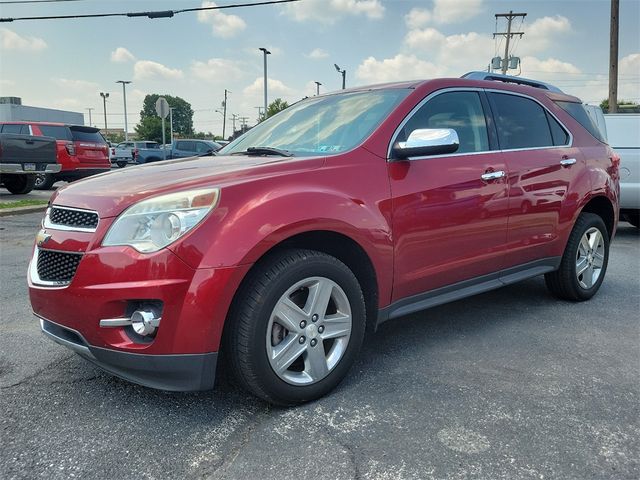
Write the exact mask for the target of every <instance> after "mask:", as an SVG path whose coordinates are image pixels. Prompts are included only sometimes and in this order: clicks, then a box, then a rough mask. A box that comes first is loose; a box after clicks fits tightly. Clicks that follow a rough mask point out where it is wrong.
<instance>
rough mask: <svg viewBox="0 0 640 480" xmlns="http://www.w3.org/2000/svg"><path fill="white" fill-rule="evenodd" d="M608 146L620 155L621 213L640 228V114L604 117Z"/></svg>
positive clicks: (612, 114)
mask: <svg viewBox="0 0 640 480" xmlns="http://www.w3.org/2000/svg"><path fill="white" fill-rule="evenodd" d="M604 119H605V122H606V124H607V134H608V141H609V145H611V146H612V147H613V149H614V150H615V151H616V152H617V153H618V154H619V155H620V213H621V216H622V217H624V218H625V220H627V221H628V222H629V223H631V224H632V225H633V226H635V227H638V228H640V114H637V113H620V114H616V113H610V114H607V115H605V116H604Z"/></svg>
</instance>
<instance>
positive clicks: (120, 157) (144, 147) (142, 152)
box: [111, 141, 162, 168]
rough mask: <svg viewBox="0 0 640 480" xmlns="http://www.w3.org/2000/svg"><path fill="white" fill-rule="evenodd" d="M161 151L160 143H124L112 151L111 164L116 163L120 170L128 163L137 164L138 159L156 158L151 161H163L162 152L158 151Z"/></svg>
mask: <svg viewBox="0 0 640 480" xmlns="http://www.w3.org/2000/svg"><path fill="white" fill-rule="evenodd" d="M159 149H160V144H159V143H158V142H148V141H139V142H122V143H119V144H118V145H117V146H116V147H114V148H112V149H111V163H115V164H117V165H118V166H119V167H120V168H123V167H125V166H126V165H127V164H128V163H136V159H137V158H139V157H141V156H144V157H148V158H153V157H156V158H153V159H152V160H150V161H156V160H161V159H162V152H161V151H158V150H159ZM140 163H145V162H140Z"/></svg>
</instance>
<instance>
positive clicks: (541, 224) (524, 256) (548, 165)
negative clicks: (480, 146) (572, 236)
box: [487, 91, 585, 266]
mask: <svg viewBox="0 0 640 480" xmlns="http://www.w3.org/2000/svg"><path fill="white" fill-rule="evenodd" d="M487 95H488V97H489V100H490V104H491V109H492V110H493V113H494V119H495V123H496V129H497V132H498V141H499V143H500V148H501V150H502V152H503V155H504V159H505V162H506V164H507V166H508V170H509V185H510V188H509V229H508V250H507V255H506V257H505V258H506V261H507V262H508V266H514V265H520V264H523V263H528V262H531V261H536V260H543V259H545V258H548V257H552V256H554V255H556V252H557V248H556V247H557V241H558V239H559V237H560V235H561V232H560V230H559V226H560V225H562V224H563V223H565V222H566V218H565V217H566V216H569V218H572V215H573V214H574V212H575V208H576V206H575V205H576V202H577V201H578V199H577V198H573V197H572V196H571V192H576V191H577V189H576V187H575V184H576V183H577V182H578V181H579V178H578V176H579V175H582V174H583V173H584V171H585V169H584V158H583V156H582V154H581V152H580V150H579V149H578V148H577V147H574V146H573V145H572V142H573V139H572V136H571V134H570V132H569V130H568V129H567V128H566V127H565V126H564V125H562V124H561V122H560V121H559V120H558V118H556V117H555V116H554V115H553V114H552V113H551V112H550V111H549V110H548V109H547V108H546V107H544V106H543V105H542V104H541V103H540V102H538V101H537V100H536V99H534V98H532V97H527V96H524V95H519V94H514V93H507V92H495V91H494V92H488V94H487ZM574 196H575V195H574Z"/></svg>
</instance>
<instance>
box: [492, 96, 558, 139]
mask: <svg viewBox="0 0 640 480" xmlns="http://www.w3.org/2000/svg"><path fill="white" fill-rule="evenodd" d="M489 98H490V99H491V106H492V108H493V113H494V117H495V120H496V128H497V130H498V141H499V142H500V148H502V149H503V150H510V149H514V148H536V147H549V146H553V145H554V141H553V138H552V136H551V129H550V127H549V122H548V120H547V114H546V111H545V109H544V108H543V107H542V106H541V105H540V104H539V103H537V102H534V101H533V100H530V99H528V98H525V97H519V96H516V95H509V94H503V93H489Z"/></svg>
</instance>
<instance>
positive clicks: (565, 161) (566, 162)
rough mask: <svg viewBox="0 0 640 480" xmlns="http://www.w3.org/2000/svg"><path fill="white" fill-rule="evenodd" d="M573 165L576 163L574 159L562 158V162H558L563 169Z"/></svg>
mask: <svg viewBox="0 0 640 480" xmlns="http://www.w3.org/2000/svg"><path fill="white" fill-rule="evenodd" d="M574 163H576V159H575V158H563V159H562V160H560V165H562V166H563V167H565V168H567V167H570V166H571V165H573V164H574Z"/></svg>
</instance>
